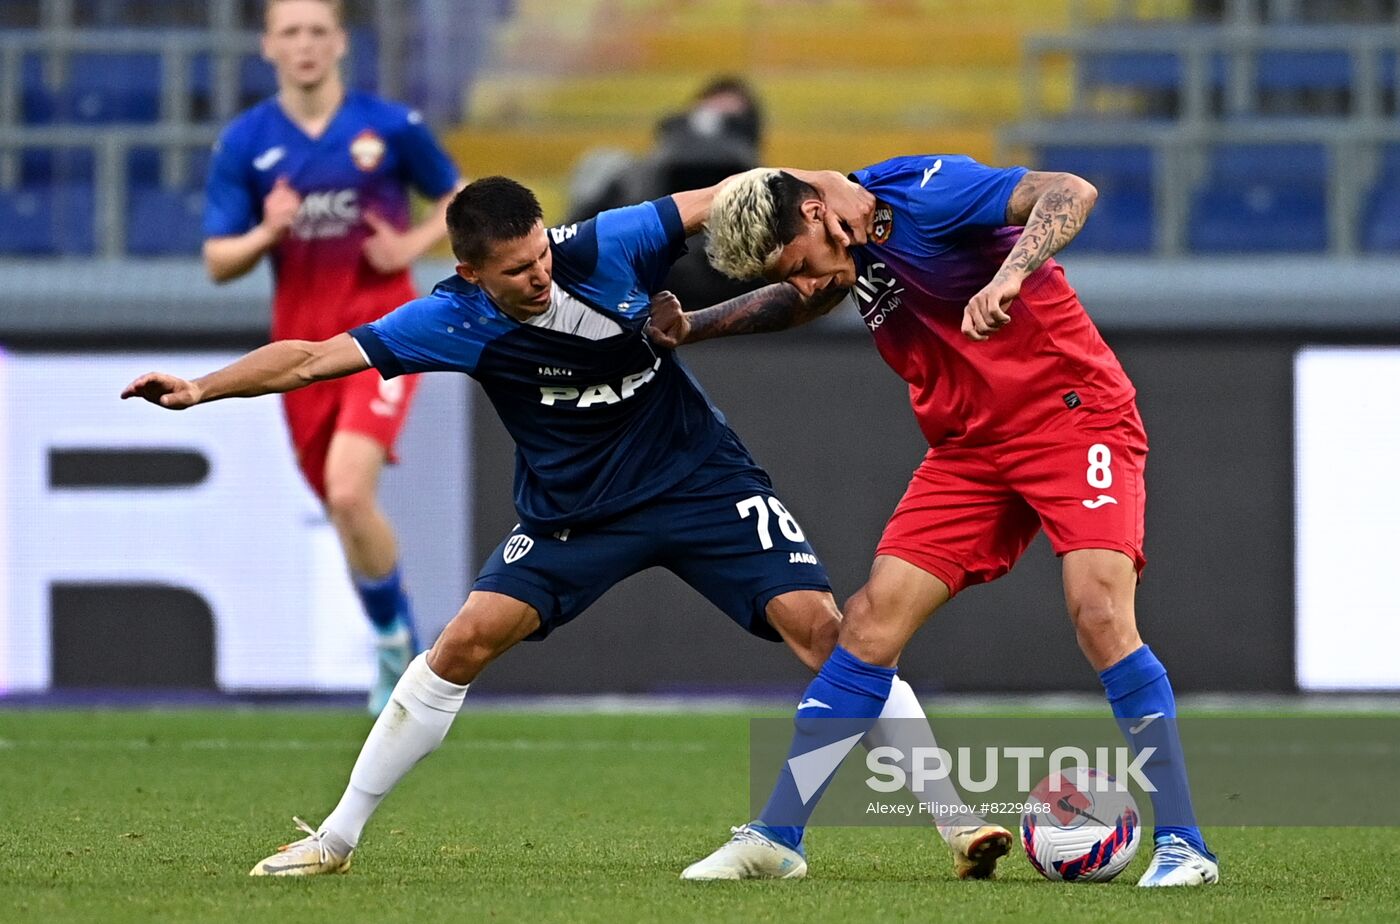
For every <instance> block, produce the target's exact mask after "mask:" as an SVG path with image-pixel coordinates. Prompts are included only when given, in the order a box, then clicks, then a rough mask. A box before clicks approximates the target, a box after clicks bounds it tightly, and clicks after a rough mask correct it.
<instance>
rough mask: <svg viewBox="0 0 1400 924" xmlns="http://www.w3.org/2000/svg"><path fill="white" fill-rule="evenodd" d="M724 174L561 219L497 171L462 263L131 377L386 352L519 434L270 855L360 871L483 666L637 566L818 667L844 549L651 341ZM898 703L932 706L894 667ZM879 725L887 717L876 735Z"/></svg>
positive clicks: (916, 710)
mask: <svg viewBox="0 0 1400 924" xmlns="http://www.w3.org/2000/svg"><path fill="white" fill-rule="evenodd" d="M802 175H803V176H804V178H808V181H810V182H812V183H814V185H817V186H819V187H820V188H822V189H823V192H824V194H825V195H828V196H829V197H830V201H831V202H832V203H833V209H832V212H833V225H834V227H833V229H832V230H833V233H836V234H840V235H842V237H846V235H847V234H849V235H851V236H852V237H863V234H862V231H860V230H844V229H843V225H842V224H841V223H844V228H845V229H864V228H865V227H866V226H867V224H868V221H869V215H870V212H871V209H872V207H873V200H872V199H870V198H869V197H868V196H866V195H865V194H864V192H863V191H862V190H859V189H858V188H856V187H854V186H853V185H852V184H849V183H848V182H847V180H846V179H845V178H844V177H842V176H841V175H840V174H835V173H827V174H808V173H803V174H802ZM717 188H718V187H712V188H710V189H704V190H694V191H690V192H684V193H678V194H676V195H674V196H668V197H665V198H662V199H658V200H656V201H654V202H648V203H643V204H640V205H635V206H631V207H628V208H624V209H617V210H613V211H609V212H604V213H602V214H601V215H599V216H598V217H597V218H595V219H591V220H589V221H585V222H581V223H579V224H575V225H569V226H566V227H559V228H552V229H546V228H545V227H544V225H543V223H542V220H541V212H540V207H539V203H538V202H537V200H536V199H535V197H534V195H533V194H532V193H531V192H530V191H529V190H528V189H526V188H525V187H523V186H521V185H520V184H518V183H516V182H514V181H512V180H509V179H505V178H503V177H488V178H486V179H482V180H478V181H476V182H475V183H472V184H471V185H469V186H467V187H466V188H465V189H463V190H462V191H461V192H460V193H458V195H457V196H456V197H455V198H454V199H453V201H452V204H451V206H450V207H449V209H448V213H447V224H448V230H449V235H450V237H451V241H452V248H453V252H454V253H455V254H456V256H457V259H458V260H459V261H460V262H459V263H458V266H457V275H456V276H454V277H452V278H450V279H448V280H446V281H444V282H442V283H440V284H439V285H438V286H437V287H436V288H435V289H434V290H433V292H432V293H431V294H430V295H429V296H427V297H426V298H420V299H416V300H414V301H410V302H408V303H406V304H405V305H403V306H401V307H400V308H399V309H397V310H396V311H394V312H391V313H390V314H388V315H386V316H384V317H383V318H380V319H379V320H377V321H374V322H373V323H370V324H366V325H364V326H361V327H356V328H354V329H352V330H350V331H349V332H347V333H344V334H340V335H338V336H335V337H332V338H330V339H328V340H324V341H319V342H308V341H295V340H290V341H278V342H274V343H271V344H268V345H267V346H265V347H262V348H260V349H258V350H255V351H254V352H252V353H250V354H248V355H247V356H245V357H243V358H242V359H240V360H238V361H236V362H234V363H232V364H231V365H229V366H227V367H225V368H224V369H221V370H219V371H217V372H214V373H212V374H210V375H207V376H204V377H202V378H199V379H195V380H193V381H186V380H184V379H181V378H178V377H176V376H172V375H167V374H163V373H150V374H147V375H145V376H142V377H140V378H138V379H136V380H135V381H133V382H132V383H131V384H130V385H128V386H127V388H126V390H125V391H124V392H123V394H122V396H123V397H124V398H129V397H141V398H144V399H146V400H147V401H150V402H152V403H155V404H159V405H161V406H162V407H166V408H171V409H180V408H187V407H190V406H193V405H195V404H199V403H202V402H206V401H212V400H216V399H219V398H227V397H252V396H255V395H262V394H268V393H276V392H286V391H290V390H292V389H295V388H300V387H302V386H304V385H307V384H310V383H312V382H317V381H323V380H326V379H332V378H337V377H340V376H344V375H351V374H354V373H356V372H359V371H361V370H364V369H366V368H368V367H373V368H375V369H377V370H378V371H379V373H380V374H381V375H383V376H385V377H393V376H398V375H405V374H412V373H418V372H431V371H458V372H464V373H467V374H469V375H471V376H473V377H474V378H476V379H477V380H478V381H479V382H480V383H481V384H482V386H483V388H484V389H485V391H486V394H487V396H488V398H489V399H490V400H491V402H492V404H493V405H494V406H495V408H496V411H497V413H498V414H499V415H500V417H501V420H502V421H503V422H504V423H505V425H506V428H507V429H508V430H509V432H510V433H511V435H512V437H514V439H515V442H516V447H517V452H516V463H517V464H516V478H515V506H516V510H517V513H518V514H519V517H520V523H519V525H518V526H517V527H516V528H515V530H514V531H513V532H512V533H511V534H510V535H509V536H508V537H507V538H506V539H505V540H504V541H503V542H502V543H501V545H500V546H499V547H498V548H497V549H496V550H495V552H494V553H493V554H492V555H491V557H490V559H489V560H488V561H487V563H486V564H485V565H484V566H483V568H482V569H481V572H480V573H479V575H478V576H477V579H476V582H475V584H474V585H473V588H472V593H471V595H470V596H469V597H468V599H467V602H466V604H465V605H464V606H463V607H462V609H461V611H460V612H459V613H458V614H457V615H456V616H455V617H454V618H453V619H452V621H451V622H450V623H449V624H448V625H447V627H446V628H445V629H444V630H443V632H442V635H441V636H439V638H438V640H437V642H436V643H435V644H434V645H433V647H432V649H431V650H430V651H428V652H427V653H425V654H424V655H420V656H419V657H418V658H416V659H415V660H414V661H413V662H412V664H410V666H409V668H408V670H407V671H405V673H404V675H403V677H402V678H401V679H400V681H399V683H398V685H397V686H396V687H395V689H394V692H393V694H392V695H391V697H390V701H389V705H388V707H387V708H386V709H385V710H384V712H383V713H382V715H381V716H380V718H379V720H378V721H377V722H376V723H375V726H374V728H373V729H372V730H371V731H370V734H369V737H368V739H367V740H366V742H365V745H364V748H363V749H362V751H361V752H360V756H359V758H358V760H357V761H356V763H355V767H354V769H353V771H352V772H351V776H350V784H349V786H348V787H347V789H346V791H345V794H344V795H343V797H342V798H341V800H340V803H339V804H338V805H337V807H336V808H335V810H334V811H333V812H332V813H331V814H330V816H328V817H327V818H326V820H325V822H324V823H323V824H322V825H321V827H320V828H319V829H318V830H313V829H311V828H310V826H308V825H306V824H305V823H304V822H300V821H298V824H300V825H301V826H302V828H303V829H304V830H305V831H306V833H307V837H305V838H302V839H301V840H299V841H296V842H295V843H293V844H290V845H287V846H286V847H284V848H283V849H282V850H281V851H279V852H278V853H276V854H273V855H272V856H270V857H267V858H266V859H264V860H262V861H261V862H259V863H258V864H257V865H256V866H255V867H254V869H253V871H252V872H253V874H254V875H315V874H319V873H334V872H343V871H344V870H345V869H347V868H348V867H349V864H350V858H351V854H352V852H353V850H354V848H355V846H356V844H357V843H358V842H359V838H360V834H361V832H362V830H363V828H364V826H365V824H366V822H368V820H369V818H370V815H371V814H372V813H373V812H374V810H375V809H376V807H377V806H378V805H379V803H380V802H381V800H383V798H384V797H385V796H386V795H387V794H388V792H389V790H390V789H391V788H392V787H393V786H394V785H395V784H396V783H397V782H398V781H399V780H400V779H401V778H402V777H403V776H404V774H406V773H407V772H408V771H409V769H411V768H412V767H413V766H414V765H415V764H416V763H417V762H418V761H419V760H421V759H422V758H423V757H425V756H427V754H429V753H430V752H431V751H433V750H434V749H435V748H436V747H437V746H438V745H439V744H440V743H441V742H442V740H443V738H444V736H445V735H446V734H447V730H448V728H449V726H450V725H451V723H452V720H453V718H454V717H455V716H456V714H457V711H458V710H459V709H460V708H461V706H462V704H463V700H464V697H465V695H466V692H467V685H468V684H469V683H471V682H472V681H473V680H474V679H475V678H476V677H477V675H478V674H479V673H480V672H481V670H482V669H483V668H484V667H485V666H486V665H487V664H489V663H490V662H491V661H492V660H494V659H495V658H496V657H498V656H499V655H500V654H501V653H502V652H504V651H506V650H507V649H509V648H510V647H511V646H513V645H515V644H516V643H517V642H519V641H521V640H523V639H539V638H543V637H544V636H546V635H547V634H549V633H550V632H551V631H552V630H554V629H555V628H557V627H559V626H560V625H563V624H564V623H566V622H568V621H569V620H570V619H572V618H573V617H575V616H577V615H578V614H579V613H581V612H582V611H583V610H584V609H585V608H587V607H588V606H589V604H591V603H592V602H593V601H594V600H596V599H598V597H600V596H602V594H603V593H604V592H606V591H607V590H608V589H609V588H610V587H611V586H612V585H614V584H615V583H617V582H618V581H620V580H622V579H624V578H626V577H628V576H629V575H632V574H635V573H637V572H638V571H642V570H644V569H646V568H649V567H652V566H657V565H659V566H662V567H666V568H668V569H670V570H671V571H673V572H674V573H675V574H677V575H678V576H679V577H680V578H681V579H682V580H684V581H686V582H687V583H689V584H690V585H691V586H692V587H694V588H695V589H696V590H698V591H699V592H700V593H702V594H704V595H705V596H706V597H707V598H708V599H709V600H710V601H712V602H713V603H714V604H715V605H716V606H717V607H718V608H719V609H721V610H723V611H724V612H725V613H726V614H728V615H729V616H730V617H731V618H732V619H734V620H735V621H736V622H738V623H739V624H740V625H741V626H743V627H744V628H746V629H748V630H749V631H750V632H751V633H753V634H755V635H757V636H759V637H761V638H766V639H770V640H777V639H782V640H783V641H785V642H787V644H788V645H789V646H790V647H791V648H792V649H793V651H794V652H795V653H796V654H797V656H798V657H799V658H800V659H801V660H802V661H803V663H805V664H806V665H807V666H808V667H809V668H811V669H813V670H816V669H817V667H818V666H820V664H821V663H822V662H823V660H825V658H826V657H827V656H828V655H829V654H830V652H831V650H832V647H833V646H834V644H835V638H836V631H837V625H838V622H839V619H840V615H839V611H838V610H837V607H836V603H835V601H834V599H833V598H832V595H831V591H830V587H829V584H828V581H827V576H826V572H825V569H824V568H823V567H822V566H821V564H820V563H819V562H818V560H817V558H816V556H815V554H814V553H813V552H812V548H811V546H810V545H809V544H808V543H807V541H806V538H805V536H804V535H803V532H802V528H801V527H800V526H799V525H798V523H797V521H796V520H795V519H794V518H793V517H792V515H791V514H790V513H789V512H788V510H787V508H786V507H784V506H783V504H782V502H781V501H780V500H779V499H778V498H777V496H776V495H775V494H774V492H773V487H772V484H771V482H770V481H769V479H768V476H767V474H766V473H765V472H764V471H763V470H762V469H761V468H759V466H758V465H757V464H756V463H755V462H754V460H753V459H752V457H751V456H750V455H749V453H748V451H747V450H746V449H745V448H744V446H743V444H742V443H740V442H739V439H738V437H737V436H736V435H735V434H734V432H733V431H732V430H730V429H729V427H728V426H727V425H726V423H725V421H724V417H723V416H722V415H721V414H720V413H719V412H718V411H717V410H716V409H715V408H714V407H713V406H712V405H711V404H710V403H709V400H708V399H707V398H706V397H705V394H704V392H703V391H701V389H700V387H699V386H698V385H697V384H696V382H695V381H694V379H692V378H691V376H690V373H689V372H688V371H687V370H686V369H685V368H684V366H682V365H681V364H680V362H679V361H678V360H677V359H676V357H675V356H674V355H673V353H672V352H671V351H670V350H666V349H662V348H659V347H656V346H654V345H653V344H652V343H651V341H650V339H649V338H648V332H647V329H646V327H647V321H648V316H649V313H650V305H651V298H652V294H653V292H654V291H655V290H656V289H657V288H659V286H660V284H661V280H662V279H663V278H664V277H665V275H666V272H667V270H668V269H669V268H670V265H671V263H672V262H673V261H674V260H675V259H676V258H677V257H678V256H679V255H680V254H681V253H682V252H683V250H684V246H685V239H686V237H687V236H688V235H690V234H693V233H695V232H697V231H698V230H700V228H701V227H702V225H703V223H704V221H705V219H706V217H707V216H708V213H709V207H710V202H711V200H712V199H713V196H714V193H715V191H716V190H717ZM896 687H897V688H899V691H900V692H899V693H898V694H897V695H896V696H895V697H892V699H891V702H892V703H894V705H893V706H892V707H891V709H890V710H889V713H888V714H889V716H890V717H891V718H912V717H918V718H920V719H922V718H923V712H922V710H921V709H920V707H919V704H918V700H917V698H916V697H915V696H914V694H913V691H912V690H910V689H909V687H908V685H907V684H903V682H902V681H899V682H898V683H897V684H896ZM877 742H878V732H877V735H876V736H874V737H872V743H877Z"/></svg>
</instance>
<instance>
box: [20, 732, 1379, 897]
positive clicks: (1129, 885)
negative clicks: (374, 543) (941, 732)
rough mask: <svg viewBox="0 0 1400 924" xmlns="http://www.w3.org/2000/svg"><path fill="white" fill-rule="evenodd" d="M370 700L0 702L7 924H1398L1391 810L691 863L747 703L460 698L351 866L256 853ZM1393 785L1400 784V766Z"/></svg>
mask: <svg viewBox="0 0 1400 924" xmlns="http://www.w3.org/2000/svg"><path fill="white" fill-rule="evenodd" d="M368 726H369V722H368V719H366V718H364V717H362V716H356V715H352V714H348V713H344V712H334V711H324V710H322V711H235V710H209V711H195V710H189V711H149V712H145V711H136V712H132V711H120V712H117V711H97V712H76V711H64V712H45V711H32V712H31V711H12V712H4V711H0V921H5V922H22V921H43V922H46V924H47V922H55V921H102V922H125V921H171V922H175V921H179V922H187V921H200V922H217V921H237V922H240V924H250V922H256V921H265V920H268V921H270V920H281V921H303V922H318V921H326V922H350V921H407V922H414V924H416V922H430V921H451V922H454V924H460V922H463V921H471V922H475V921H486V920H495V921H519V920H524V921H530V922H543V921H571V922H572V921H607V922H616V921H632V920H639V921H655V920H667V921H690V920H695V921H708V920H749V921H753V920H759V921H782V920H791V921H803V922H806V921H822V920H830V921H844V922H863V921H886V920H894V921H904V920H908V921H921V922H927V921H978V920H1016V919H1018V916H1019V919H1020V920H1038V921H1073V922H1080V921H1115V922H1123V921H1208V920H1210V921H1214V920H1218V921H1279V920H1296V919H1300V918H1307V919H1314V918H1336V919H1343V918H1345V919H1349V920H1361V921H1365V920H1384V919H1391V920H1393V919H1394V918H1395V916H1396V915H1397V914H1400V876H1397V869H1396V868H1397V864H1400V844H1397V840H1396V838H1395V831H1394V829H1383V828H1360V829H1358V828H1353V829H1340V828H1332V829H1317V828H1296V829H1288V828H1251V829H1223V830H1222V829H1216V830H1212V831H1211V832H1210V836H1211V840H1212V843H1213V845H1214V846H1215V848H1216V849H1217V850H1218V851H1219V852H1220V853H1221V855H1222V871H1223V877H1224V882H1223V884H1222V885H1220V886H1218V887H1216V888H1211V889H1197V890H1162V891H1146V890H1138V889H1136V888H1134V887H1133V883H1134V882H1135V880H1136V878H1137V875H1138V874H1139V873H1140V872H1141V871H1142V869H1143V867H1144V866H1145V865H1146V862H1147V856H1146V855H1147V851H1146V850H1143V851H1140V853H1139V856H1138V857H1137V858H1136V859H1135V860H1134V863H1133V866H1132V867H1131V868H1130V869H1129V870H1128V872H1127V873H1125V874H1124V875H1122V876H1121V877H1119V879H1117V880H1116V881H1114V882H1112V883H1109V884H1106V885H1065V884H1052V883H1049V882H1045V881H1042V880H1041V879H1040V878H1039V877H1037V876H1036V875H1035V873H1034V871H1032V869H1031V867H1030V865H1029V864H1028V863H1027V862H1026V859H1025V857H1024V856H1022V855H1020V854H1019V853H1016V854H1013V855H1012V856H1011V857H1010V858H1008V859H1007V860H1005V861H1003V864H1002V874H1001V877H1000V878H999V879H998V880H996V881H993V882H958V881H957V880H955V879H954V878H953V875H952V869H951V863H950V861H949V858H948V856H947V852H946V850H945V848H944V847H943V845H942V844H941V842H939V841H938V840H937V837H936V835H935V834H934V833H933V832H932V831H930V830H926V829H913V828H881V829H873V828H818V829H815V830H814V831H813V832H812V833H811V835H810V841H809V854H810V858H811V871H810V873H809V876H808V878H807V879H806V880H805V881H802V882H792V883H755V882H749V883H712V884H698V883H682V882H680V881H678V880H677V878H676V875H677V873H678V872H679V871H680V870H681V868H682V867H684V866H685V865H686V864H687V863H689V862H690V861H692V860H694V859H696V858H697V857H699V856H701V855H703V854H705V853H707V852H708V851H710V850H711V849H713V848H714V847H715V846H717V845H718V844H719V843H720V842H721V841H722V840H723V839H724V838H725V837H726V836H727V834H728V826H729V825H732V824H738V823H739V822H741V821H744V820H745V819H746V802H747V787H748V782H747V780H748V777H747V761H748V757H747V734H748V726H747V720H746V718H745V717H744V716H741V715H737V714H734V715H720V714H715V715H710V714H704V715H686V716H682V715H535V714H517V713H502V712H485V713H478V714H473V713H472V712H471V711H470V710H468V711H467V712H465V713H463V715H462V716H461V718H460V719H459V720H458V722H457V724H456V726H455V727H454V728H453V730H452V733H451V735H450V736H449V737H448V739H447V742H446V743H445V744H444V746H443V748H442V749H441V750H440V751H439V752H438V753H437V754H435V755H433V756H432V757H430V758H429V759H428V760H427V761H426V762H425V763H423V764H422V765H420V766H419V767H418V768H417V769H416V770H415V771H414V772H413V773H412V774H410V776H409V777H408V779H407V780H406V781H405V782H404V783H403V784H402V785H401V786H400V787H399V789H398V790H397V791H395V792H394V793H393V795H392V796H390V798H389V799H388V800H387V801H386V802H385V804H384V806H383V807H382V809H381V810H380V812H379V814H378V815H377V816H376V817H375V819H374V821H373V822H371V824H370V827H369V829H368V830H367V831H366V835H365V839H364V841H363V843H362V844H361V849H360V850H359V852H358V853H357V854H356V857H355V868H354V870H353V871H352V872H350V873H349V874H348V875H345V876H336V877H325V878H316V879H309V880H261V879H250V878H248V876H247V872H248V868H249V867H251V866H252V865H253V863H254V862H256V861H257V860H258V859H259V858H261V857H262V856H263V855H264V854H266V853H268V852H270V851H271V850H272V849H273V848H274V847H276V846H277V844H279V843H283V842H285V841H288V840H291V839H293V838H294V837H296V836H298V835H297V833H296V832H295V831H294V830H293V828H292V827H291V822H290V818H291V815H292V814H293V813H296V814H299V815H302V816H303V817H305V818H307V819H309V820H311V821H313V822H316V821H319V820H320V819H321V817H322V816H323V815H324V814H325V813H326V812H328V811H329V810H330V808H331V807H332V805H333V804H334V802H335V800H336V798H337V797H338V796H339V794H340V791H341V788H342V786H343V784H344V780H345V778H346V776H347V774H348V773H349V769H350V766H351V764H352V763H353V761H354V758H355V754H356V753H357V751H358V749H359V744H360V741H361V740H362V738H363V736H364V734H365V732H366V731H367V730H368ZM1397 783H1400V781H1397Z"/></svg>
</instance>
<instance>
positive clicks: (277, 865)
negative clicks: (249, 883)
mask: <svg viewBox="0 0 1400 924" xmlns="http://www.w3.org/2000/svg"><path fill="white" fill-rule="evenodd" d="M292 821H294V822H296V824H297V827H298V828H300V829H301V830H303V831H305V832H306V834H307V836H306V837H303V838H302V839H301V840H299V841H292V842H291V843H290V844H283V845H282V846H281V847H278V848H277V852H276V853H274V854H273V855H272V856H270V857H266V858H265V859H262V860H259V861H258V865H257V866H254V867H253V868H252V869H251V870H249V871H248V875H249V876H320V875H323V874H325V873H346V872H349V871H350V857H351V856H352V855H353V854H354V853H355V848H353V847H351V846H350V845H349V844H346V843H345V842H344V841H343V840H341V839H340V838H338V837H336V836H335V835H334V834H331V833H330V832H328V831H322V832H319V833H318V832H317V831H316V829H314V828H312V827H311V826H310V825H309V824H307V823H306V822H304V821H302V820H301V819H300V818H296V817H293V818H292Z"/></svg>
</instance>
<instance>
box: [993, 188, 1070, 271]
mask: <svg viewBox="0 0 1400 924" xmlns="http://www.w3.org/2000/svg"><path fill="white" fill-rule="evenodd" d="M1088 215H1089V208H1088V203H1087V202H1085V201H1084V200H1083V199H1081V198H1079V197H1078V196H1076V195H1075V194H1074V193H1073V192H1071V191H1069V190H1066V189H1050V190H1047V191H1046V192H1045V194H1044V195H1042V196H1041V197H1040V200H1039V201H1038V202H1036V204H1035V208H1033V209H1031V215H1030V218H1029V219H1028V220H1027V221H1026V230H1025V231H1022V232H1021V239H1020V240H1019V241H1017V242H1016V246H1015V247H1013V248H1012V249H1011V253H1009V254H1007V257H1006V262H1005V263H1004V264H1002V266H1003V268H1004V269H1006V270H1012V271H1016V272H1020V273H1023V274H1025V275H1030V274H1031V273H1033V272H1035V271H1036V270H1038V269H1040V267H1041V266H1042V265H1043V264H1044V263H1045V261H1046V260H1048V259H1050V258H1051V257H1052V256H1054V255H1055V254H1056V253H1057V252H1058V251H1059V250H1060V248H1061V247H1064V246H1065V245H1066V244H1068V243H1069V242H1070V241H1072V240H1074V236H1075V235H1076V234H1078V233H1079V229H1080V228H1082V227H1084V219H1085V218H1087V217H1088Z"/></svg>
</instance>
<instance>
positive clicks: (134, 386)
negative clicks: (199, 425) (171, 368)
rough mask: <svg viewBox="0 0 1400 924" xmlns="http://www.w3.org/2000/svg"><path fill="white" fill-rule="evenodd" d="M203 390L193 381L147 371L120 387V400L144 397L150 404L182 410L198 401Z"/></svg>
mask: <svg viewBox="0 0 1400 924" xmlns="http://www.w3.org/2000/svg"><path fill="white" fill-rule="evenodd" d="M202 396H203V392H202V390H201V389H200V387H199V386H198V385H196V384H195V383H194V382H189V381H186V380H185V379H182V378H179V377H178V376H174V375H167V374H165V373H164V372H147V373H146V374H145V375H143V376H141V377H140V378H139V379H136V380H135V381H133V382H132V383H131V384H130V385H128V386H126V388H123V389H122V400H123V401H125V400H126V399H127V398H145V399H146V400H147V401H149V402H151V403H152V404H159V405H160V406H161V407H167V408H170V409H171V410H172V411H183V410H184V409H185V408H187V407H194V406H195V405H196V404H198V403H199V399H200V398H201V397H202Z"/></svg>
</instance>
